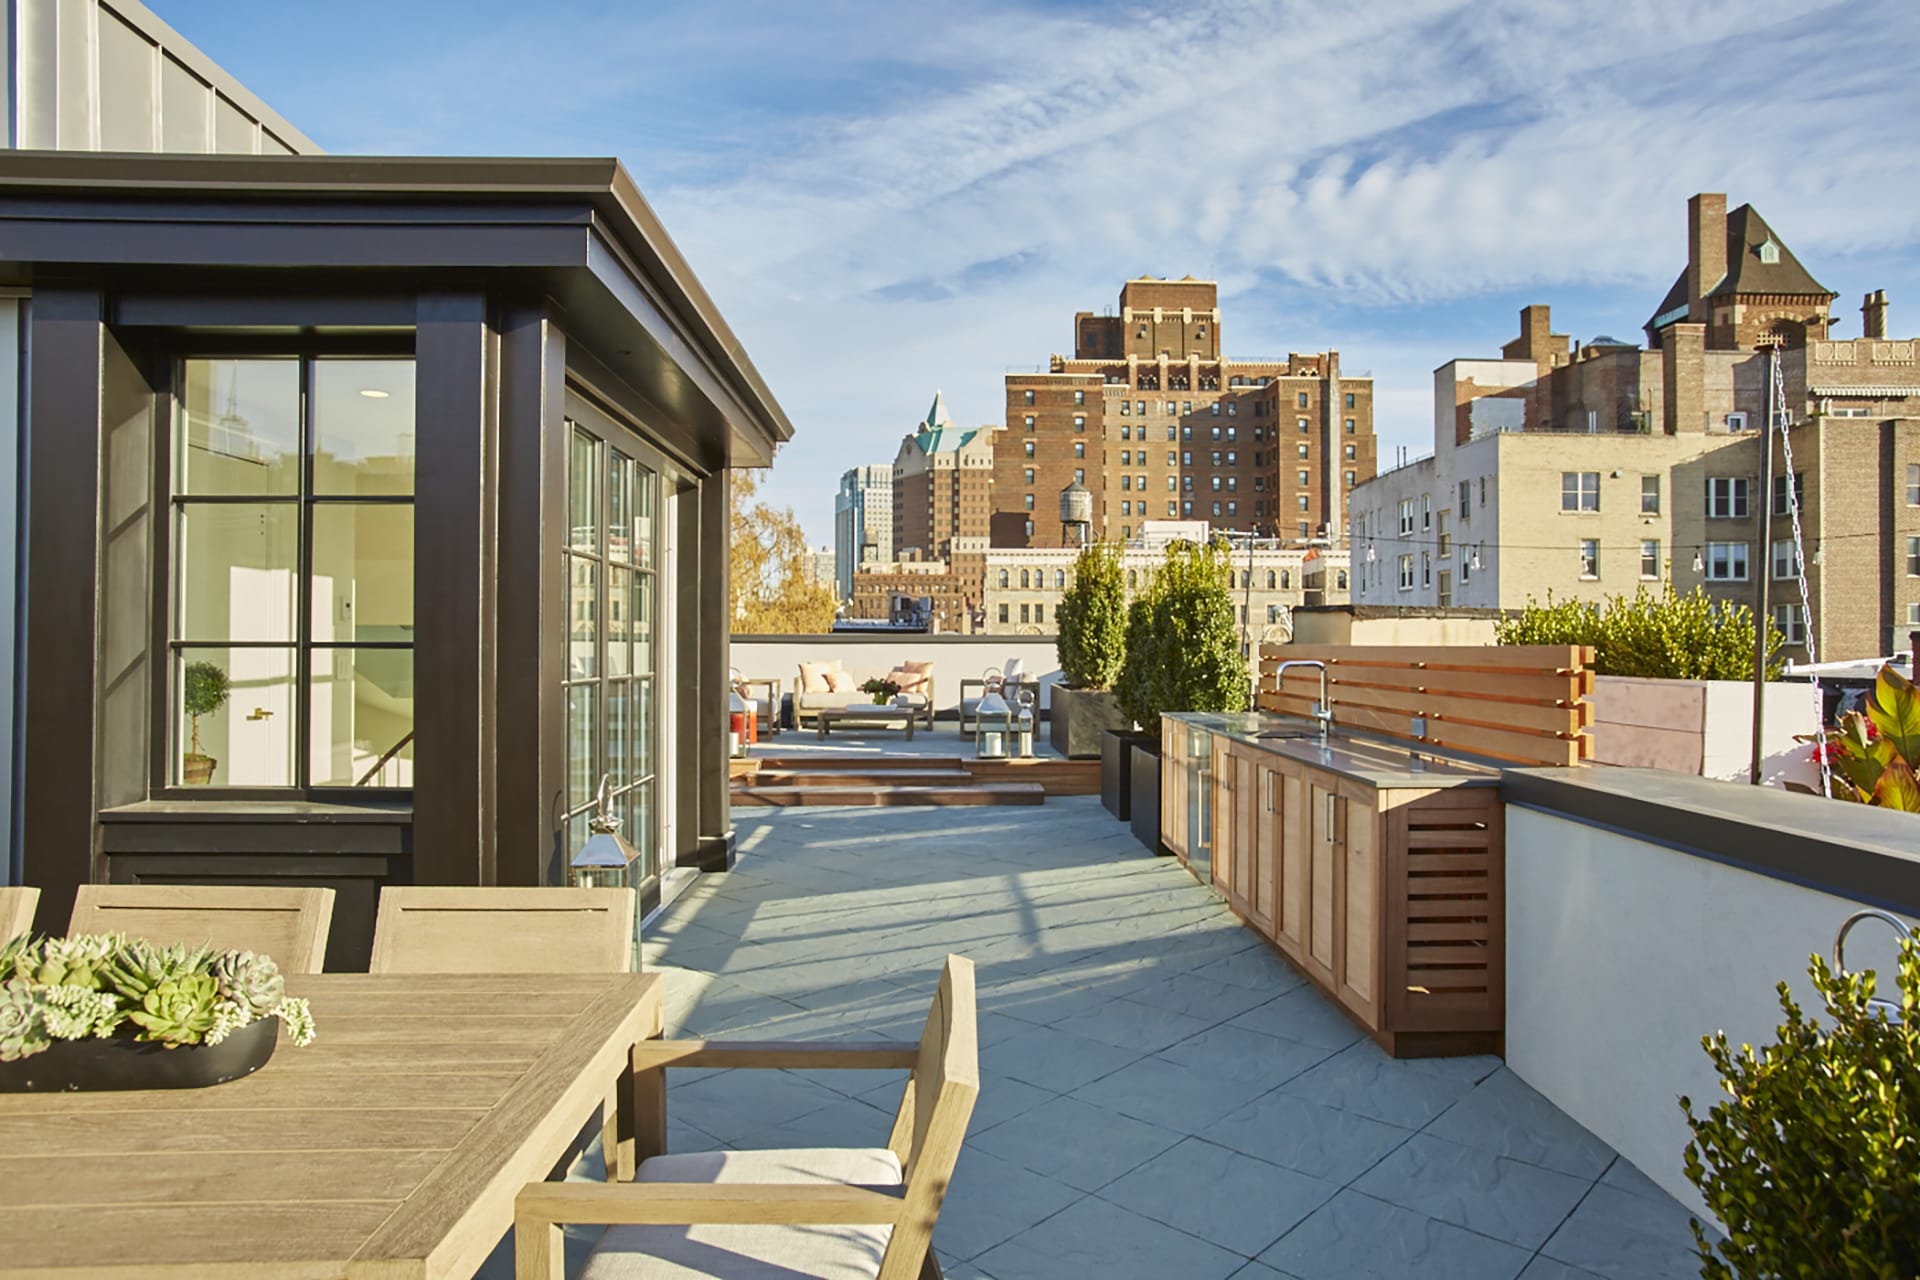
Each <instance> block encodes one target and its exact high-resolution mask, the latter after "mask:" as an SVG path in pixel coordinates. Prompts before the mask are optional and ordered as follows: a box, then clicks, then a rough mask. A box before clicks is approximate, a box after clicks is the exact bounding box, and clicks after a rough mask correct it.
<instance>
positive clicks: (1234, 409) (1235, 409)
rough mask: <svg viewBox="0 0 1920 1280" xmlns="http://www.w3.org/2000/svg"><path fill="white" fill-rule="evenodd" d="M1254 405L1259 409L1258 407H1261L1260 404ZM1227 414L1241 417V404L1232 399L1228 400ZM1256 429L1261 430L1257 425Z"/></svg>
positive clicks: (1232, 416)
mask: <svg viewBox="0 0 1920 1280" xmlns="http://www.w3.org/2000/svg"><path fill="white" fill-rule="evenodd" d="M1254 407H1255V408H1256V409H1258V408H1259V406H1258V405H1255V406H1254ZM1227 416H1228V417H1229V418H1237V417H1239V416H1240V406H1239V405H1237V404H1235V403H1234V402H1233V401H1231V400H1229V401H1227ZM1254 429H1255V430H1256V431H1257V430H1259V428H1258V427H1256V428H1254Z"/></svg>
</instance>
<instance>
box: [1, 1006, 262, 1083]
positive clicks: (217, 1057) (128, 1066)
mask: <svg viewBox="0 0 1920 1280" xmlns="http://www.w3.org/2000/svg"><path fill="white" fill-rule="evenodd" d="M279 1039H280V1019H278V1018H262V1019H260V1020H259V1021H258V1022H251V1023H248V1024H247V1025H246V1026H244V1027H241V1028H240V1029H239V1030H238V1031H235V1032H234V1033H233V1034H232V1035H230V1036H228V1037H227V1038H226V1039H225V1040H222V1041H221V1042H220V1043H219V1044H188V1045H180V1046H178V1047H175V1048H171V1049H170V1048H168V1047H167V1046H166V1045H163V1044H159V1043H155V1042H152V1041H144V1040H135V1039H134V1038H133V1037H132V1036H117V1035H116V1036H108V1037H107V1038H105V1039H93V1040H55V1041H54V1042H53V1043H52V1044H51V1045H49V1046H47V1047H46V1048H45V1049H42V1050H41V1051H40V1052H39V1053H36V1054H34V1055H33V1056H32V1057H28V1058H21V1059H20V1060H18V1061H17V1062H0V1093H96V1092H107V1091H111V1090H121V1089H202V1088H205V1087H207V1086H208V1085H216V1084H225V1083H226V1082H227V1081H229V1080H238V1079H240V1078H241V1077H242V1076H250V1075H252V1074H253V1073H254V1072H256V1071H258V1070H259V1069H260V1068H261V1067H263V1066H265V1065H266V1063H267V1059H269V1058H271V1057H273V1050H274V1046H275V1045H276V1044H277V1043H279Z"/></svg>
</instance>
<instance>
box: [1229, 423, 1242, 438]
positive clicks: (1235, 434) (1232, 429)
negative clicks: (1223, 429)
mask: <svg viewBox="0 0 1920 1280" xmlns="http://www.w3.org/2000/svg"><path fill="white" fill-rule="evenodd" d="M1239 437H1240V428H1238V427H1236V426H1234V425H1233V424H1232V423H1228V424H1227V439H1229V440H1237V439H1239Z"/></svg>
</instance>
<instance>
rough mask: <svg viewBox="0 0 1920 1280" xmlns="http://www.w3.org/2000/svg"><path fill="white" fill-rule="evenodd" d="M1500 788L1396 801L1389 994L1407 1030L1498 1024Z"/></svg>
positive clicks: (1502, 983)
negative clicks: (1398, 803) (1400, 802)
mask: <svg viewBox="0 0 1920 1280" xmlns="http://www.w3.org/2000/svg"><path fill="white" fill-rule="evenodd" d="M1503 849H1504V837H1503V834H1502V832H1501V809H1500V800H1499V792H1498V790H1497V789H1495V788H1492V787H1485V788H1472V789H1466V790H1452V791H1436V792H1431V793H1428V794H1426V795H1425V796H1424V797H1422V798H1420V799H1417V800H1413V801H1412V802H1411V803H1406V804H1400V805H1397V806H1395V807H1394V808H1393V809H1392V810H1391V811H1390V821H1389V837H1388V853H1387V879H1386V894H1387V899H1388V901H1387V913H1386V921H1387V929H1388V936H1387V938H1386V962H1387V972H1386V974H1385V979H1386V981H1385V983H1384V994H1385V995H1386V996H1387V998H1388V1000H1389V1001H1391V1002H1393V1003H1394V1004H1396V1005H1397V1006H1398V1007H1397V1008H1395V1009H1393V1010H1392V1011H1391V1016H1392V1018H1393V1021H1394V1025H1395V1026H1397V1027H1399V1028H1401V1029H1403V1030H1407V1031H1425V1030H1436V1031H1437V1030H1446V1031H1465V1030H1498V1029H1499V1028H1500V1026H1501V1023H1502V1019H1503V1016H1504V1010H1505V1004H1506V996H1505V990H1506V948H1505V940H1506V884H1505V859H1504V857H1503V856H1502V851H1503Z"/></svg>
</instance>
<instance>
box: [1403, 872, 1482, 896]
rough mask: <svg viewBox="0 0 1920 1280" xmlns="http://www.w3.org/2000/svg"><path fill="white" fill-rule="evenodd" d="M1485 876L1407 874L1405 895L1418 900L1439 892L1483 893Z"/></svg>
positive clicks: (1439, 893) (1452, 894) (1456, 893)
mask: <svg viewBox="0 0 1920 1280" xmlns="http://www.w3.org/2000/svg"><path fill="white" fill-rule="evenodd" d="M1486 891H1487V877H1486V876H1484V875H1478V876H1409V877H1408V878H1407V896H1408V897H1409V898H1412V899H1415V900H1418V899H1422V898H1431V897H1435V896H1438V895H1441V894H1445V895H1447V896H1449V897H1451V896H1455V895H1460V894H1485V893H1486Z"/></svg>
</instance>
